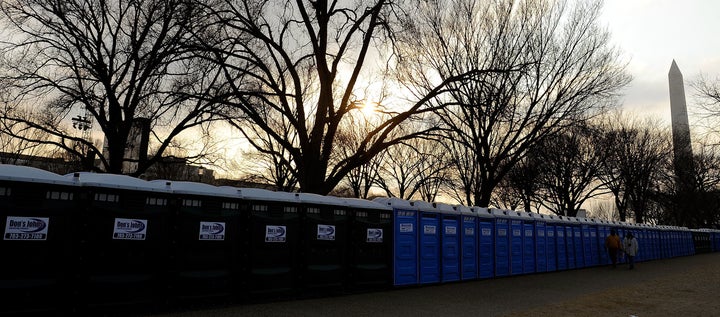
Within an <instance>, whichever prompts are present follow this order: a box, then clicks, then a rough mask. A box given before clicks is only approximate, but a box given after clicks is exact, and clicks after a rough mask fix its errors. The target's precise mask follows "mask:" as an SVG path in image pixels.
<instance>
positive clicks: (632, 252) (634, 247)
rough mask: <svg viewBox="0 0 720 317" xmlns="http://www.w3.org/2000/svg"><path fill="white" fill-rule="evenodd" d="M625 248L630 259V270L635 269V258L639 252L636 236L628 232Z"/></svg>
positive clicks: (624, 243)
mask: <svg viewBox="0 0 720 317" xmlns="http://www.w3.org/2000/svg"><path fill="white" fill-rule="evenodd" d="M623 248H624V250H625V254H627V257H628V263H629V264H630V269H631V270H632V269H634V268H635V256H636V255H637V252H638V241H637V239H635V236H633V234H632V232H628V234H626V235H625V241H623Z"/></svg>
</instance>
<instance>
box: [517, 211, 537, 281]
mask: <svg viewBox="0 0 720 317" xmlns="http://www.w3.org/2000/svg"><path fill="white" fill-rule="evenodd" d="M518 215H519V216H520V217H521V218H522V221H523V248H522V249H523V273H524V274H532V273H535V272H536V270H537V268H536V262H537V259H536V253H535V246H536V244H537V242H536V236H535V218H533V217H532V216H531V215H530V214H529V213H527V212H518Z"/></svg>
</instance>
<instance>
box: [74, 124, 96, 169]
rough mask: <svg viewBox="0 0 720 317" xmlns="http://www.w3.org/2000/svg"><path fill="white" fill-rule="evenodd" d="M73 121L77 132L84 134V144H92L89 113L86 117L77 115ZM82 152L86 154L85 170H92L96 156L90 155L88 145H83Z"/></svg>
mask: <svg viewBox="0 0 720 317" xmlns="http://www.w3.org/2000/svg"><path fill="white" fill-rule="evenodd" d="M70 120H72V126H73V128H75V129H76V130H78V131H80V132H81V133H82V136H81V138H82V139H83V142H90V141H89V140H90V130H92V121H90V118H88V115H87V112H86V114H85V115H84V116H81V115H77V116H75V117H73V118H71V119H70ZM82 151H83V152H84V154H85V157H83V158H82V165H83V168H86V169H90V168H91V166H92V163H93V160H94V155H92V154H91V153H90V147H89V146H88V145H87V144H86V143H83V144H82Z"/></svg>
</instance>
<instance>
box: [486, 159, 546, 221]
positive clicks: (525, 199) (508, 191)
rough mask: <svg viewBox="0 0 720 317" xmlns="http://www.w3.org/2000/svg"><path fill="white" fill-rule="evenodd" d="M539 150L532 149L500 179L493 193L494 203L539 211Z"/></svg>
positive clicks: (513, 208)
mask: <svg viewBox="0 0 720 317" xmlns="http://www.w3.org/2000/svg"><path fill="white" fill-rule="evenodd" d="M537 154H539V151H534V150H532V149H530V150H529V151H528V153H527V155H526V156H525V157H524V158H523V159H522V160H520V162H518V163H517V164H515V165H514V166H513V168H512V169H511V170H510V172H509V173H508V174H507V175H506V176H505V177H504V178H503V179H502V180H501V181H500V183H499V184H498V187H497V188H496V190H495V192H494V193H493V199H492V201H493V204H494V205H495V206H498V207H500V208H506V209H511V210H517V209H518V207H521V206H522V210H524V211H527V212H533V211H534V212H539V209H540V207H541V204H540V202H539V197H538V196H539V194H540V193H539V191H540V186H539V177H540V172H541V171H540V165H541V164H542V159H543V158H542V157H538V156H537Z"/></svg>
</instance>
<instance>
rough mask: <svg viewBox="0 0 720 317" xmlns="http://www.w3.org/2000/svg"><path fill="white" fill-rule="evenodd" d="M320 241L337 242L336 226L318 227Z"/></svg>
mask: <svg viewBox="0 0 720 317" xmlns="http://www.w3.org/2000/svg"><path fill="white" fill-rule="evenodd" d="M317 238H318V240H335V226H333V225H317Z"/></svg>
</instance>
